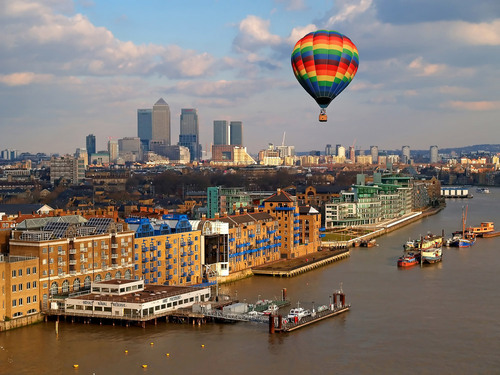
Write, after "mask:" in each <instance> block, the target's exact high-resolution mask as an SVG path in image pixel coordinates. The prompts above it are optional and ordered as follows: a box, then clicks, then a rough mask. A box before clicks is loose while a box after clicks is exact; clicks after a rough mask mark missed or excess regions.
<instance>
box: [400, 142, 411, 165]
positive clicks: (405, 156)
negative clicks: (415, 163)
mask: <svg viewBox="0 0 500 375" xmlns="http://www.w3.org/2000/svg"><path fill="white" fill-rule="evenodd" d="M401 155H402V157H401V162H402V163H403V164H408V163H409V162H410V146H403V147H402V148H401Z"/></svg>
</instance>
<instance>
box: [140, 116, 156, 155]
mask: <svg viewBox="0 0 500 375" xmlns="http://www.w3.org/2000/svg"><path fill="white" fill-rule="evenodd" d="M137 136H138V137H139V138H140V139H141V144H142V145H143V148H144V150H146V151H147V150H149V141H150V140H151V139H153V110H152V109H151V108H146V109H138V110H137Z"/></svg>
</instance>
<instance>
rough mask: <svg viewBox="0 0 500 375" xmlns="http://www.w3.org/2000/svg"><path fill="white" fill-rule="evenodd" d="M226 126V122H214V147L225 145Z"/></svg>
mask: <svg viewBox="0 0 500 375" xmlns="http://www.w3.org/2000/svg"><path fill="white" fill-rule="evenodd" d="M227 132H228V126H227V121H226V120H215V121H214V145H227V144H228V142H227Z"/></svg>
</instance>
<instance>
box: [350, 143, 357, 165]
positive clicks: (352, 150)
mask: <svg viewBox="0 0 500 375" xmlns="http://www.w3.org/2000/svg"><path fill="white" fill-rule="evenodd" d="M349 160H350V161H352V162H353V163H355V162H356V149H355V148H354V146H349Z"/></svg>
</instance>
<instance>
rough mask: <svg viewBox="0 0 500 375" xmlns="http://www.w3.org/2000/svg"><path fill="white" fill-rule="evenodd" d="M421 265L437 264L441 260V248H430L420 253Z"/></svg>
mask: <svg viewBox="0 0 500 375" xmlns="http://www.w3.org/2000/svg"><path fill="white" fill-rule="evenodd" d="M420 257H421V261H422V263H437V262H441V260H442V259H443V248H442V247H439V248H432V249H426V250H422V251H421V252H420Z"/></svg>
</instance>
